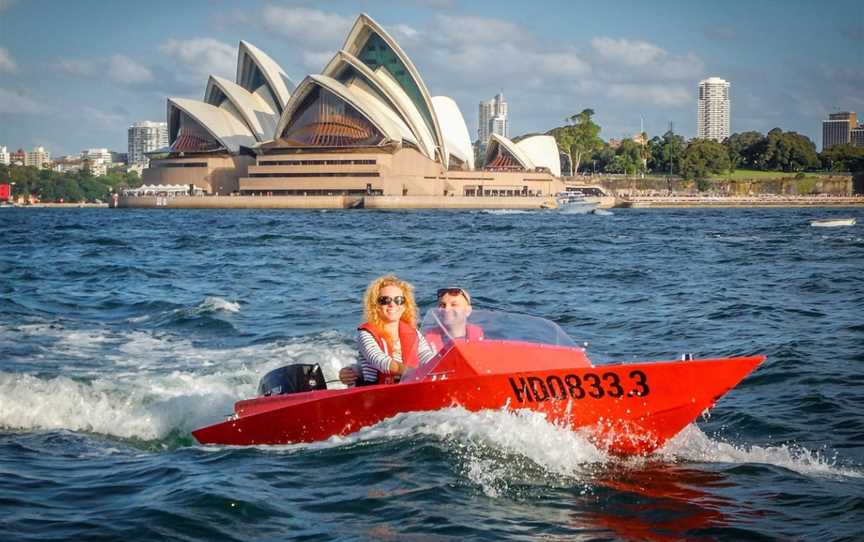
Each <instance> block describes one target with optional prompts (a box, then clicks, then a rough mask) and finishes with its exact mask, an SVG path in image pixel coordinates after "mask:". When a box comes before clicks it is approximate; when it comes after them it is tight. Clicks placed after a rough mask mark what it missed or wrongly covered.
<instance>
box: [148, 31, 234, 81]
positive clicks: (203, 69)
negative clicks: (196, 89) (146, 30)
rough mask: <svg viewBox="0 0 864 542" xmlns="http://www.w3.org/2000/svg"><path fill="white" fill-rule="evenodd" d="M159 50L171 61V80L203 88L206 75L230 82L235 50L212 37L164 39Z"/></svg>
mask: <svg viewBox="0 0 864 542" xmlns="http://www.w3.org/2000/svg"><path fill="white" fill-rule="evenodd" d="M159 50H160V51H161V52H162V53H164V54H166V55H167V56H168V57H170V58H171V59H172V60H173V61H174V72H173V73H174V78H175V79H176V80H177V81H178V82H181V83H185V84H192V85H199V86H201V87H203V86H204V85H205V84H206V83H207V79H208V77H209V76H210V75H217V76H221V77H226V78H230V79H233V78H234V75H235V72H236V66H237V48H236V47H232V46H231V45H228V44H227V43H224V42H221V41H219V40H216V39H213V38H194V39H190V40H174V39H171V40H168V41H166V42H165V43H163V44H162V45H160V46H159Z"/></svg>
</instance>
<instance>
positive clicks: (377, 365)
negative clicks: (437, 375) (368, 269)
mask: <svg viewBox="0 0 864 542" xmlns="http://www.w3.org/2000/svg"><path fill="white" fill-rule="evenodd" d="M363 312H364V317H365V319H366V322H364V323H363V324H361V325H360V326H359V327H358V328H357V330H358V336H357V348H358V351H359V352H360V376H361V377H362V381H363V383H365V384H374V383H377V384H392V383H394V382H396V381H398V379H399V377H400V376H401V375H402V374H404V373H405V370H406V369H409V368H416V367H419V366H420V365H421V364H423V363H426V362H427V361H429V360H430V359H432V358H433V357H434V356H435V352H434V351H433V350H432V348H430V347H429V343H427V342H426V339H425V337H423V335H422V334H421V333H420V331H419V330H418V329H417V304H416V303H415V302H414V289H413V288H412V287H411V285H410V284H409V283H407V282H405V281H403V280H401V279H399V278H398V277H395V276H392V275H388V276H384V277H379V278H377V279H375V280H373V281H372V282H371V283H370V284H369V287H368V288H367V289H366V295H365V297H364V303H363ZM340 378H341V375H340Z"/></svg>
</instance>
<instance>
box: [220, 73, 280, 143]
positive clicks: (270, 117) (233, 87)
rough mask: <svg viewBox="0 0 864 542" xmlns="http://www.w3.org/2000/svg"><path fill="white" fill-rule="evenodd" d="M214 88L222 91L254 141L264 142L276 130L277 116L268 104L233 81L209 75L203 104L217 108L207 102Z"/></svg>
mask: <svg viewBox="0 0 864 542" xmlns="http://www.w3.org/2000/svg"><path fill="white" fill-rule="evenodd" d="M214 87H216V88H218V89H219V90H220V91H222V93H223V94H225V96H226V97H227V98H228V100H229V101H230V102H231V103H232V104H233V105H234V107H235V108H236V110H237V111H238V112H239V113H240V115H241V116H242V117H243V118H242V120H243V121H244V122H245V123H246V125H247V126H248V127H249V129H250V130H251V131H252V133H253V134H254V135H255V139H257V140H258V141H264V140H266V139H268V138H269V137H270V135H271V134H272V133H273V130H275V129H276V123H277V122H279V115H278V114H277V113H276V112H275V111H273V109H272V108H271V107H270V104H268V103H267V102H266V101H265V100H264V99H262V98H261V97H260V96H258V95H257V94H252V93H251V92H249V91H248V90H246V89H245V88H243V87H241V86H240V85H238V84H237V83H234V82H233V81H229V80H228V79H223V78H222V77H216V76H215V75H211V76H210V79H209V80H208V81H207V90H206V91H205V92H204V99H205V102H206V103H209V104H210V105H214V106H217V107H218V104H215V103H213V102H212V101H208V100H207V99H208V97H210V96H211V95H212V94H211V89H212V88H214Z"/></svg>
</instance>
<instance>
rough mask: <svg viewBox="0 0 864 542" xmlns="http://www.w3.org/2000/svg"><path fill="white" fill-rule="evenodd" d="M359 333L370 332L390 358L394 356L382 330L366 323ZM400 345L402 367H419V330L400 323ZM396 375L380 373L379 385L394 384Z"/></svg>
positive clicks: (361, 326)
mask: <svg viewBox="0 0 864 542" xmlns="http://www.w3.org/2000/svg"><path fill="white" fill-rule="evenodd" d="M357 329H358V330H359V331H368V332H369V333H371V334H372V336H373V337H375V342H377V343H378V346H379V347H380V348H381V350H383V351H384V353H385V354H387V355H388V356H391V357H392V356H393V354H392V353H391V352H390V347H389V346H388V342H387V338H386V336H385V334H384V332H383V331H382V330H380V329H379V328H377V327H375V326H373V325H372V324H370V323H369V322H366V323H364V324H362V325H360V327H358V328H357ZM399 344H400V346H401V347H402V365H404V366H405V367H418V366H419V365H420V358H419V357H418V355H417V330H416V329H414V328H413V327H412V326H410V325H408V324H406V323H405V322H403V321H401V320H400V321H399ZM395 376H396V375H388V374H384V373H382V372H381V371H378V383H379V384H393V383H394V382H395V381H396V379H395V378H394V377H395Z"/></svg>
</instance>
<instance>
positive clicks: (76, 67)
mask: <svg viewBox="0 0 864 542" xmlns="http://www.w3.org/2000/svg"><path fill="white" fill-rule="evenodd" d="M98 64H99V63H98V62H97V61H91V60H61V61H60V69H61V70H63V71H64V72H66V73H68V74H70V75H75V76H78V77H87V78H89V77H95V76H96V75H98V74H99V73H100V71H101V70H100V68H99V65H98Z"/></svg>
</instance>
